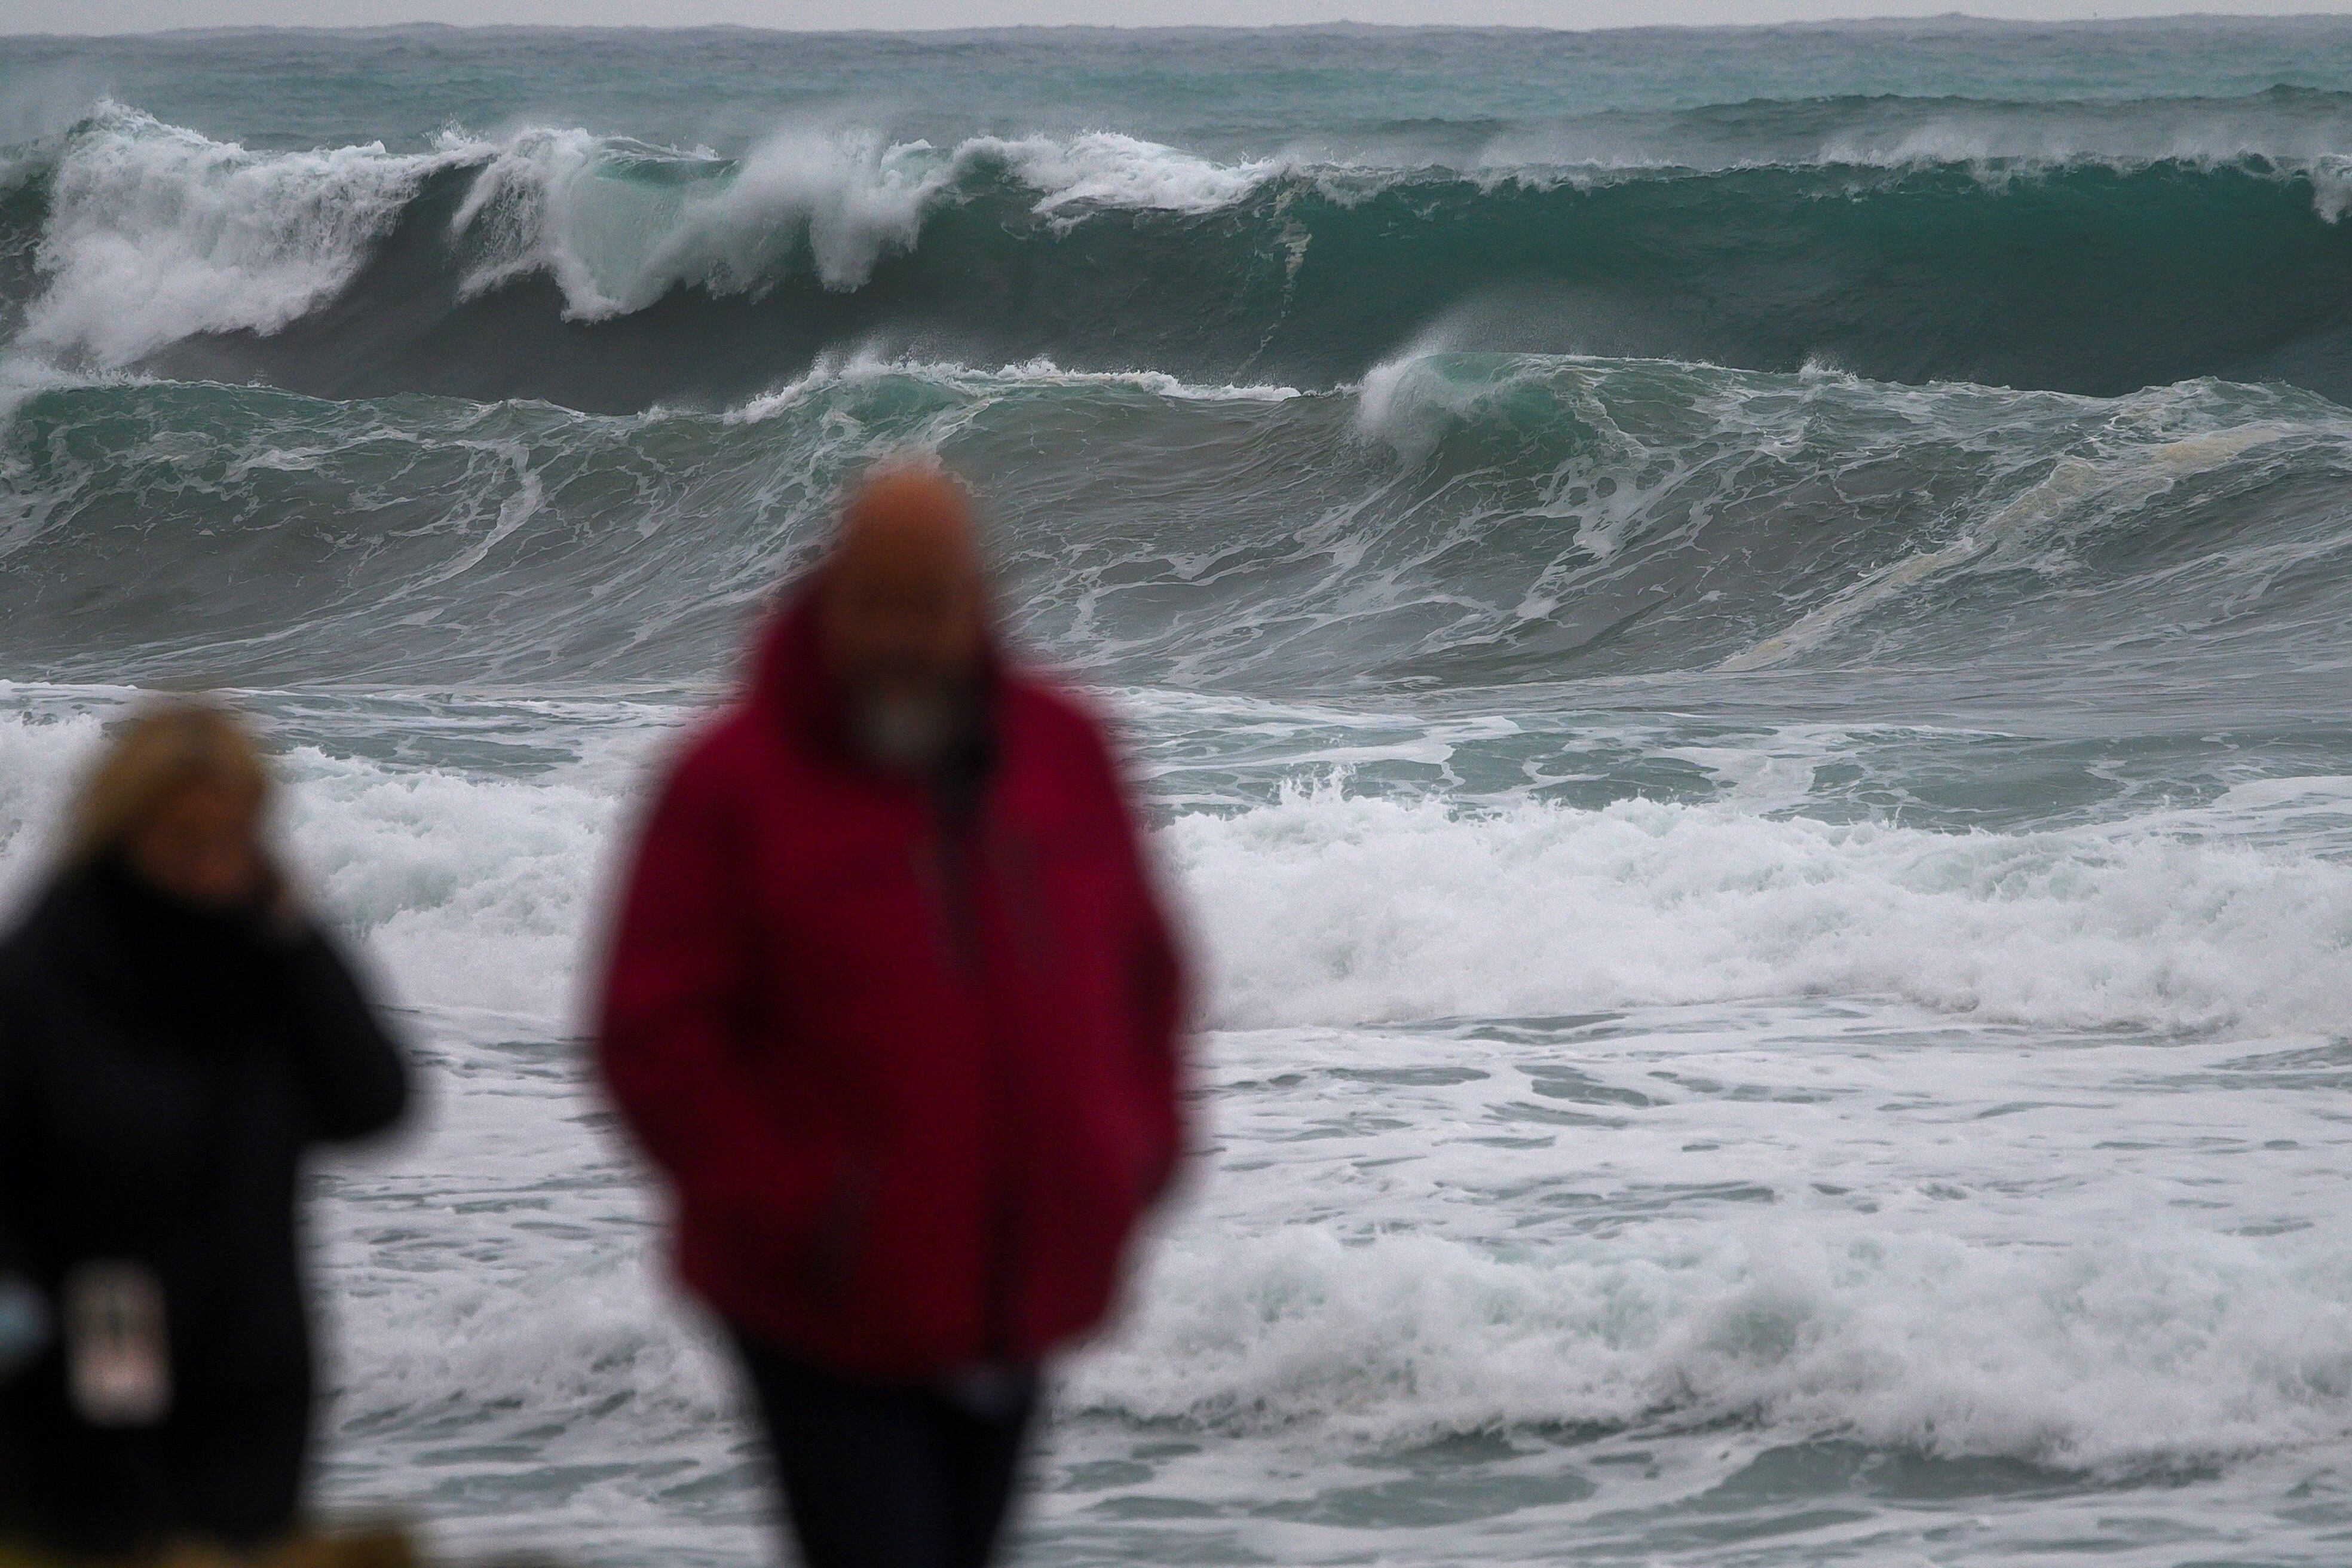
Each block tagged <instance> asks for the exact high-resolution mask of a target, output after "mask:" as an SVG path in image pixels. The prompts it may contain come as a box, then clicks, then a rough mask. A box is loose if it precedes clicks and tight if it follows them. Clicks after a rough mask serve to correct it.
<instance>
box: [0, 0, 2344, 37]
mask: <svg viewBox="0 0 2352 1568" xmlns="http://www.w3.org/2000/svg"><path fill="white" fill-rule="evenodd" d="M2222 22H2226V23H2231V24H2238V25H2242V24H2245V23H2248V22H2271V23H2310V24H2322V23H2331V22H2335V23H2352V5H2347V8H2346V9H2344V10H2328V11H2274V12H2253V11H2149V12H2134V13H2128V14H2125V15H2118V16H2053V17H2042V18H2032V17H2022V16H1983V15H1979V14H1978V13H1975V12H1969V11H1957V10H1955V11H1937V12H1929V13H1921V14H1917V15H1910V14H1901V13H1894V14H1886V13H1882V14H1874V15H1869V16H1818V17H1811V18H1790V19H1786V20H1782V21H1777V22H1633V23H1612V24H1604V25H1601V26H1590V27H1577V26H1552V25H1547V24H1543V23H1535V22H1485V23H1473V22H1358V21H1349V20H1339V21H1330V22H1268V23H1258V24H1242V23H1231V22H1144V23H1121V22H1004V23H997V24H992V25H987V26H919V25H917V26H897V27H854V26H806V27H796V26H785V25H754V24H751V23H745V22H689V23H682V24H677V25H665V24H662V23H657V22H590V23H567V22H445V21H435V20H419V21H408V22H354V23H340V24H338V23H277V22H257V23H247V24H243V25H238V26H210V27H205V26H196V27H123V28H118V29H115V30H112V31H107V32H91V33H59V32H47V31H44V32H31V31H24V32H19V31H16V30H13V29H11V28H9V27H7V26H5V25H0V37H13V38H17V39H24V40H31V41H37V42H38V41H55V42H59V43H78V42H93V41H100V40H105V39H124V38H142V39H173V38H189V39H194V38H220V37H253V36H256V35H268V34H284V35H289V36H345V37H359V36H364V35H381V34H393V33H455V34H460V35H465V36H471V37H480V36H484V35H488V34H497V33H572V34H579V33H647V34H651V33H671V34H677V33H738V34H749V35H753V36H759V35H773V36H778V37H987V36H993V35H1003V34H1028V33H1116V34H1128V35H1139V34H1154V33H1159V34H1200V33H1455V34H1461V33H1530V34H1536V33H1561V34H1576V35H1579V36H1591V35H1594V34H1605V33H1769V32H1801V31H1830V30H1834V29H1838V28H1863V27H1894V26H1927V25H1935V24H1943V25H1947V26H1949V25H1953V24H1961V25H1965V26H1972V27H1987V28H2004V29H2006V28H2015V29H2036V30H2047V29H2069V30H2087V29H2097V28H2107V27H2127V26H2145V25H2148V24H2184V23H2186V24H2195V23H2222Z"/></svg>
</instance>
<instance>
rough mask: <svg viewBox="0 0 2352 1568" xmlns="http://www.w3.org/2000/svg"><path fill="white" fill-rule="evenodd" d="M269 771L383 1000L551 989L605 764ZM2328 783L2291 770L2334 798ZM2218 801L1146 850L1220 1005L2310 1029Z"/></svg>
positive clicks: (25, 769) (1276, 809)
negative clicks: (358, 940) (1919, 818)
mask: <svg viewBox="0 0 2352 1568" xmlns="http://www.w3.org/2000/svg"><path fill="white" fill-rule="evenodd" d="M96 733H97V731H96V728H95V721H94V720H92V719H90V718H89V717H88V716H81V717H74V718H69V719H65V720H61V721H38V720H35V719H32V718H29V717H26V716H25V715H21V714H20V715H16V716H13V717H11V718H9V719H8V720H7V721H5V723H0V746H5V748H6V749H7V755H8V758H9V760H10V764H11V765H10V766H8V768H7V769H6V770H5V772H6V774H7V777H8V779H9V780H10V781H11V782H10V783H9V784H6V785H5V786H0V787H5V789H6V790H7V792H8V793H7V794H5V795H0V830H5V831H9V832H10V834H11V836H10V837H9V838H8V839H7V840H6V848H5V854H0V874H5V875H6V876H7V878H8V879H17V878H20V877H22V876H26V875H29V868H30V866H31V865H33V864H35V863H36V862H35V860H34V858H33V857H34V846H35V845H36V844H37V842H38V840H39V839H40V837H41V829H40V828H39V826H37V825H38V824H41V823H44V822H46V821H48V820H51V819H52V818H53V817H54V814H55V810H56V808H57V805H58V802H59V801H60V800H61V798H62V795H61V792H62V789H63V787H64V781H65V780H66V779H67V778H68V777H69V776H70V773H71V771H72V769H73V768H74V767H75V766H77V765H79V757H80V755H81V754H82V753H83V752H85V751H86V749H87V748H88V747H89V745H90V744H91V743H93V742H94V740H95V737H96ZM648 743H649V742H647V741H646V740H644V739H640V740H639V741H637V742H633V745H634V746H637V747H642V746H644V745H646V744H648ZM288 770H289V775H290V776H291V778H292V780H293V782H294V784H295V785H296V788H295V790H294V792H293V795H292V799H293V808H292V811H291V814H290V817H289V831H290V834H291V837H292V839H293V841H294V843H295V845H296V847H297V848H298V850H299V854H300V858H301V860H302V862H303V864H305V865H306V866H308V867H309V868H310V869H311V870H312V872H313V873H314V874H315V876H316V877H317V878H318V879H319V881H320V887H321V890H322V893H323V896H324V899H325V900H326V902H327V905H328V907H329V908H330V909H331V910H334V911H336V912H337V913H338V914H340V915H341V917H342V918H344V919H346V920H348V921H352V923H354V924H355V925H356V926H357V927H358V928H359V929H360V930H362V931H364V932H365V933H366V935H367V939H368V942H369V945H370V946H371V948H372V949H373V951H374V952H375V953H376V955H377V957H378V959H379V961H380V962H381V963H383V964H384V965H385V966H386V967H387V968H388V969H389V970H390V972H391V973H392V974H393V975H394V977H395V981H396V988H397V992H398V994H400V995H401V996H403V997H404V998H405V999H407V1000H411V1001H416V1002H430V1003H435V1004H438V1005H457V1006H475V1007H488V1008H496V1009H501V1010H508V1011H513V1012H519V1013H524V1014H530V1015H533V1016H541V1017H545V1018H549V1019H555V1018H560V1017H562V1016H565V1015H566V1014H567V1013H568V1012H569V1011H571V1008H572V1000H573V998H572V971H573V967H574V965H575V963H577V962H578V960H579V957H580V953H581V947H582V943H583V940H584V939H585V936H586V933H587V931H588V927H589V925H590V922H591V919H592V916H593V910H594V908H595V901H596V895H597V889H598V887H599V885H600V879H601V877H602V875H603V869H602V868H603V866H604V857H605V855H606V854H607V853H608V852H609V850H610V847H611V836H612V834H613V831H614V826H615V824H616V823H617V822H619V821H621V820H623V815H622V802H621V800H620V798H619V797H618V796H617V795H615V794H614V792H613V789H612V787H611V785H610V784H608V783H607V782H606V781H607V780H608V779H609V778H610V777H611V776H612V771H611V770H610V769H606V770H604V771H603V772H601V773H599V774H598V775H596V776H593V777H590V776H583V775H575V774H572V773H558V774H555V775H552V776H544V777H539V778H499V777H492V776H486V775H480V774H469V773H461V772H458V771H456V770H451V769H445V768H418V767H388V766H385V765H383V764H379V763H371V762H365V761H361V760H356V759H350V758H335V757H331V756H328V755H326V754H325V753H322V752H318V751H316V750H314V749H308V748H302V749H297V750H296V751H295V752H292V753H291V754H290V755H289V758H288ZM2325 784H2326V781H2315V782H2312V783H2311V784H2309V786H2308V788H2306V790H2305V795H2308V796H2309V797H2310V798H2314V799H2333V798H2336V796H2338V795H2340V794H2341V791H2339V790H2332V789H2328V788H2324V787H2322V786H2323V785H2325ZM2243 815H2244V806H2243V804H2242V803H2241V802H2237V801H2235V800H2234V799H2230V800H2224V801H2222V802H2220V803H2217V805H2215V806H2213V807H2211V808H2209V809H2208V810H2207V811H2204V812H2170V813H2166V814H2161V815H2159V816H2151V817H2147V818H2142V819H2137V820H2133V821H2126V822H2125V823H2123V824H2121V825H2116V826H2086V827H2079V828H2070V829H2063V830H2054V831H2047V832H2039V833H2014V834H1994V833H1969V834H1956V833H1939V832H1930V831H1925V830H1920V829H1913V828H1905V827H1898V826H1885V825H1879V824H1868V823H1864V824H1853V825H1837V824H1831V823H1825V822H1822V821H1819V820H1816V819H1811V818H1807V817H1801V816H1788V817H1783V816H1767V815H1760V814H1759V813H1757V812H1754V811H1752V810H1749V809H1747V808H1745V807H1743V806H1741V805H1738V804H1733V805H1672V804H1664V803H1659V802H1654V801H1644V800H1632V801H1626V802H1622V803H1619V804H1617V805H1611V806H1609V807H1606V808H1604V809H1601V810H1577V809H1570V808H1567V807H1561V806H1554V805H1543V804H1536V803H1520V804H1515V805H1498V806H1495V807H1492V808H1475V807H1471V806H1465V805H1456V804H1453V803H1449V802H1446V801H1444V800H1442V799H1429V800H1419V801H1415V800H1405V799H1393V798H1370V797H1361V796H1356V795H1349V793H1347V792H1346V791H1345V790H1343V789H1342V788H1340V787H1339V786H1338V785H1337V784H1324V785H1319V786H1316V787H1312V788H1301V789H1297V790H1293V791H1291V792H1289V793H1287V794H1286V795H1285V797H1284V798H1283V799H1282V800H1280V801H1279V802H1277V803H1276V804H1274V805H1267V806H1263V807H1260V808H1257V809H1255V810H1249V811H1244V812H1240V813H1238V814H1234V815H1219V814H1212V813H1198V814H1192V815H1187V816H1180V817H1179V818H1178V819H1177V820H1176V821H1175V822H1174V823H1173V824H1171V826H1169V827H1168V828H1166V829H1165V830H1164V831H1163V833H1162V834H1161V836H1160V843H1161V851H1162V854H1163V855H1164V857H1165V858H1167V860H1168V861H1169V862H1170V864H1171V866H1172V867H1173V868H1174V869H1175V870H1176V872H1177V873H1178V876H1179V879H1180V880H1181V885H1182V888H1183V890H1184V892H1185V894H1186V895H1187V898H1188V901H1189V903H1190V904H1191V907H1192V910H1193V920H1194V923H1195V924H1196V926H1197V928H1198V930H1199V931H1200V934H1201V935H1202V938H1203V940H1204V942H1205V944H1206V947H1207V949H1208V958H1209V963H1210V969H1211V973H1212V976H1213V994H1212V996H1211V1009H1212V1017H1213V1021H1214V1022H1215V1023H1216V1024H1217V1025H1218V1026H1221V1027H1233V1028H1239V1027H1257V1026H1276V1025H1297V1024H1324V1025H1352V1024H1361V1023H1372V1022H1381V1021H1390V1020H1404V1019H1415V1018H1436V1017H1454V1016H1525V1015H1533V1014H1548V1013H1564V1012H1577V1011H1584V1010H1591V1009H1598V1008H1610V1007H1626V1006H1641V1005H1685V1004H1702V1003H1707V1004H1711V1003H1726V1002H1750V1001H1776V1000H1793V999H1800V998H1805V997H1814V996H1822V995H1840V996H1853V995H1866V996H1882V997H1899V998H1903V999H1905V1000H1906V1001H1908V1002H1911V1003H1914V1004H1916V1005H1923V1006H1927V1007H1930V1008H1934V1009H1937V1010H1938V1011H1942V1012H1946V1013H1950V1014H1957V1015H1963V1016H1973V1017H1978V1018H1982V1019H1989V1020H2001V1021H2010V1022H2020V1023H2030V1024H2041V1025H2050V1026H2066V1027H2090V1028H2098V1027H2108V1026H2130V1027H2137V1028H2152V1029H2158V1030H2210V1029H2217V1028H2262V1029H2274V1030H2289V1031H2291V1030H2297V1029H2301V1030H2310V1031H2316V1032H2321V1033H2325V1032H2326V1031H2329V1030H2332V1029H2335V1028H2336V1027H2339V1026H2340V1024H2341V1020H2342V1019H2343V1018H2344V1017H2346V1016H2352V963H2347V961H2346V954H2347V946H2348V945H2352V866H2346V865H2344V864H2342V863H2340V862H2338V861H2335V860H2331V859H2326V858H2312V857H2309V856H2307V855H2305V854H2302V853H2300V852H2299V851H2298V850H2297V849H2296V848H2295V847H2294V846H2293V845H2291V844H2271V845H2263V846H2260V847H2256V846H2252V845H2248V844H2245V843H2242V842H2240V841H2239V840H2238V833H2239V832H2240V830H2241V829H2240V827H2238V826H2233V824H2235V823H2236V819H2237V818H2239V817H2242V816H2243ZM2209 817H2210V821H2209V820H2208V818H2209ZM27 825H34V826H32V830H31V831H30V832H26V831H22V830H21V829H23V828H24V827H25V826H27Z"/></svg>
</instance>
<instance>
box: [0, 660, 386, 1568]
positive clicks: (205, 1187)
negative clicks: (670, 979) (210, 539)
mask: <svg viewBox="0 0 2352 1568" xmlns="http://www.w3.org/2000/svg"><path fill="white" fill-rule="evenodd" d="M270 796H271V782H270V777H269V773H268V768H267V766H266V764H265V763H264V762H263V759H262V757H261V755H260V753H259V752H258V751H257V748H256V747H255V745H254V743H253V742H252V741H251V739H250V738H249V737H248V735H247V732H246V731H245V730H244V728H243V726H242V725H241V724H240V723H239V722H238V721H237V720H236V718H235V717H234V716H233V715H232V714H231V713H229V712H228V711H227V710H225V709H223V708H220V707H218V706H216V705H214V704H212V703H210V702H206V701H198V700H176V701H173V702H169V703H166V704H163V705H161V706H156V707H152V708H149V709H147V710H144V711H142V712H141V713H140V714H138V715H137V716H135V717H134V718H132V719H131V721H129V723H128V724H127V725H126V726H125V727H124V728H123V730H122V731H121V733H120V734H119V735H117V736H116V737H115V738H114V739H113V741H112V742H111V744H110V746H109V747H108V748H107V749H106V751H105V752H104V754H103V755H101V756H100V759H99V761H98V763H97V764H96V766H95V767H94V768H93V769H92V770H91V772H90V773H89V777H88V778H87V779H86V780H85V781H84V784H83V785H82V789H81V792H80V794H79V796H78V798H77V799H76V801H75V803H74V805H73V808H72V811H71V815H70V817H69V820H68V826H67V833H66V836H65V844H64V855H63V857H62V859H61V863H60V865H59V866H58V870H57V872H56V874H55V876H54V879H53V880H52V881H51V882H50V883H49V885H48V887H47V889H46V891H45V892H43V893H42V894H41V896H40V897H39V898H38V899H37V901H36V903H35V904H34V906H33V907H32V910H31V911H30V913H29V914H28V915H27V916H26V918H25V919H24V920H23V921H22V922H21V923H20V924H18V925H17V926H16V929H15V930H14V931H12V932H10V933H9V934H8V935H7V936H6V937H5V940H0V1545H5V1544H10V1543H15V1544H21V1545H23V1546H27V1547H41V1548H47V1549H48V1550H51V1551H57V1552H67V1553H72V1554H100V1553H116V1552H131V1551H138V1550H145V1549H149V1548H152V1547H155V1546H158V1545H161V1544H164V1543H167V1542H201V1543H206V1544H215V1545H219V1546H226V1547H230V1548H247V1547H254V1546H258V1545H262V1544H266V1543H268V1542H271V1541H274V1540H276V1539H278V1538H280V1537H283V1536H285V1535H287V1534H288V1533H289V1531H293V1530H294V1529H295V1528H296V1527H297V1525H298V1524H299V1515H300V1505H301V1493H302V1486H303V1478H304V1468H305V1464H304V1461H305V1456H306V1452H307V1449H308V1447H309V1438H310V1417H311V1402H312V1401H311V1392H312V1390H311V1355H310V1327H309V1322H308V1310H307V1303H306V1300H305V1291H304V1289H303V1279H302V1264H301V1247H300V1239H299V1215H298V1209H299V1198H298V1190H299V1174H300V1169H301V1164H302V1160H303V1156H304V1153H305V1152H306V1151H307V1150H309V1149H310V1146H311V1145H313V1144H314V1143H319V1142H336V1141H341V1140H346V1139H354V1138H361V1137H364V1136H366V1135H368V1134H371V1133H375V1132H380V1131H383V1130H384V1129H386V1128H388V1127H390V1126H391V1125H392V1124H393V1123H394V1121H397V1120H398V1118H399V1117H400V1115H401V1112H402V1110H403V1108H404V1104H405V1102H406V1099H407V1075H406V1071H405V1068H404V1065H403V1061H402V1058H401V1054H400V1052H399V1050H398V1049H397V1047H395V1046H394V1043H393V1042H392V1040H391V1039H390V1038H388V1037H387V1036H386V1034H385V1032H384V1030H383V1026H382V1025H381V1024H380V1023H379V1022H378V1020H377V1018H376V1016H375V1014H374V1011H373V1008H372V1007H371V1006H370V1005H369V1003H368V1000H367V998H366V997H365V995H364V994H362V991H361V990H360V988H359V986H358V985H357V984H355V983H354V981H353V979H352V973H351V971H350V969H349V968H348V967H347V966H346V964H345V963H344V961H343V959H342V958H341V956H340V955H339V954H338V953H337V952H336V951H335V948H334V946H333V945H332V944H331V942H329V941H328V940H327V939H326V937H325V936H324V935H323V934H322V933H321V932H320V930H319V929H318V927H317V926H316V925H315V924H314V923H313V922H312V921H311V920H310V917H309V915H308V914H307V913H306V912H305V911H304V910H303V909H302V907H301V904H300V903H299V900H297V899H295V898H294V897H293V896H292V894H291V893H290V891H289V888H288V886H287V883H286V882H285V880H284V879H283V878H282V877H281V876H280V874H279V872H278V868H277V865H276V863H275V861H274V860H273V859H272V858H271V856H270V854H269V852H268V847H267V846H266V840H265V837H264V827H265V826H266V819H267V814H268V806H269V804H270Z"/></svg>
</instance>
